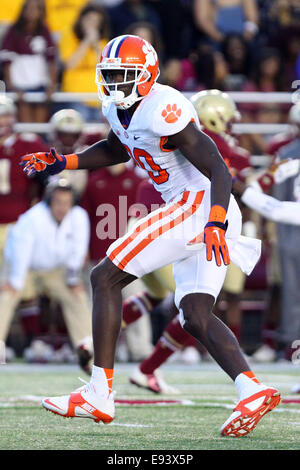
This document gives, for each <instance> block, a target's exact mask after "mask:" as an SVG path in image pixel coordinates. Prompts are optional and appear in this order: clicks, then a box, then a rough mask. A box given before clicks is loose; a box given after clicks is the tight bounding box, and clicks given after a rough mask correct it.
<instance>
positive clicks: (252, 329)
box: [0, 0, 300, 362]
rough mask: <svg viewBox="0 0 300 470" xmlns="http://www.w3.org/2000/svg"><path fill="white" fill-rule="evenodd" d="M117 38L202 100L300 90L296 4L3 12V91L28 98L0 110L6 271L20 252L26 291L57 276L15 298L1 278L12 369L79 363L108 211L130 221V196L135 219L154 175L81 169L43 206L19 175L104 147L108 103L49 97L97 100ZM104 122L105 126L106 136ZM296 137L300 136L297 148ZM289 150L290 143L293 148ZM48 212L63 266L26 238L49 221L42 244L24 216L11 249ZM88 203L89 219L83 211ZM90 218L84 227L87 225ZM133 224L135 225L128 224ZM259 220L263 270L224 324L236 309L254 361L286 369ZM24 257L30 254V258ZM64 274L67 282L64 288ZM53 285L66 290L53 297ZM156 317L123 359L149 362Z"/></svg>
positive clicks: (10, 5)
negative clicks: (48, 156)
mask: <svg viewBox="0 0 300 470" xmlns="http://www.w3.org/2000/svg"><path fill="white" fill-rule="evenodd" d="M121 34H136V35H139V36H141V37H143V38H144V39H146V40H148V41H149V42H150V43H152V45H153V46H154V47H155V49H156V51H157V53H158V56H159V60H160V70H161V75H160V78H159V82H160V83H163V84H167V85H170V86H172V87H175V88H177V89H178V90H180V91H182V92H195V93H196V92H198V91H201V90H204V89H219V90H223V91H229V92H230V91H244V92H252V91H262V92H278V91H287V92H290V91H293V90H292V88H291V87H292V83H293V82H294V81H295V80H297V79H299V80H300V1H299V0H123V1H122V0H98V1H93V2H87V1H86V0H68V1H64V0H25V1H24V0H14V1H13V2H12V1H8V0H2V1H1V3H0V46H1V48H0V79H1V80H2V81H3V82H4V83H5V89H6V91H7V92H15V93H16V94H17V97H18V99H17V101H16V102H15V103H14V104H11V108H9V109H8V111H7V103H4V104H3V106H4V108H3V109H6V112H5V113H1V100H0V257H1V259H3V252H4V251H5V250H6V251H7V253H8V255H7V257H8V258H9V253H13V254H11V257H12V258H16V256H17V254H18V256H19V258H18V259H15V260H14V261H11V263H12V264H13V262H15V263H16V265H19V264H20V263H19V259H20V258H22V259H24V258H25V252H26V254H27V265H26V266H25V264H26V263H25V261H24V263H23V264H24V266H23V274H22V273H21V272H17V270H18V269H21V268H19V267H18V268H17V267H16V268H15V270H16V272H15V279H19V280H20V279H21V278H22V275H23V277H24V279H25V274H28V272H29V271H30V269H33V270H34V271H35V272H37V273H39V272H41V271H43V270H44V271H45V270H46V271H47V273H48V274H47V276H46V277H47V282H46V280H45V276H44V277H43V276H36V277H35V278H34V279H31V280H30V282H29V281H28V279H27V280H26V286H25V287H24V285H23V284H22V283H21V284H20V285H18V286H17V284H18V282H19V283H20V282H21V281H17V280H16V285H15V286H12V285H9V286H8V285H7V282H6V280H5V275H4V274H3V273H2V277H3V279H4V280H3V283H4V284H3V285H4V288H2V294H1V295H0V325H1V316H2V311H4V310H5V312H6V313H7V312H8V311H9V312H10V314H9V318H8V319H7V324H4V322H3V321H2V327H0V340H1V341H4V342H5V341H6V344H7V358H9V355H11V356H13V355H15V354H16V355H18V356H22V355H24V357H25V358H27V360H32V361H34V360H42V361H48V360H57V361H64V360H70V361H72V360H74V351H73V347H72V346H74V345H77V344H78V342H79V341H80V340H81V339H82V340H83V339H84V337H86V336H88V335H89V334H90V331H89V328H88V327H87V326H86V325H85V321H86V320H84V318H87V315H88V314H86V313H85V312H88V311H89V310H90V308H91V303H90V298H91V293H90V287H89V280H88V276H89V271H90V269H91V267H92V266H94V265H95V264H96V263H97V262H98V261H99V260H100V259H102V258H103V257H104V256H105V251H106V249H107V248H108V246H109V244H110V243H111V242H112V241H113V239H109V238H105V237H102V238H101V236H99V233H101V234H102V235H103V233H105V223H106V219H105V217H106V216H107V210H108V209H107V208H106V209H105V207H104V206H103V205H104V204H107V205H111V206H112V207H114V208H115V210H116V213H117V215H118V214H119V211H122V210H123V211H124V210H125V209H124V207H123V208H122V201H123V200H121V202H120V198H122V197H126V198H127V199H126V201H127V206H126V210H127V209H128V208H129V207H130V206H131V205H132V204H134V203H135V202H136V201H137V194H138V188H139V185H140V184H141V183H142V182H143V178H145V175H142V174H141V173H140V172H139V171H137V170H136V169H135V168H133V166H130V165H125V164H124V165H123V164H122V165H117V166H116V167H111V168H107V169H103V170H97V171H94V172H92V173H90V174H89V173H88V172H87V171H83V170H82V171H78V172H73V174H72V172H71V173H70V172H64V174H63V175H62V176H63V177H64V178H65V179H66V181H67V185H65V186H64V185H62V186H60V183H59V181H53V180H52V181H51V184H52V185H53V189H52V192H51V194H50V196H49V195H48V196H47V200H46V202H45V199H43V198H45V186H46V184H47V183H49V181H48V180H45V179H44V178H41V177H40V178H35V179H32V180H29V179H27V178H26V177H25V176H24V174H23V173H22V170H21V169H20V168H19V166H18V164H19V158H20V156H21V155H23V154H25V153H30V152H34V151H43V150H46V149H49V147H50V146H55V147H56V148H57V150H58V152H60V153H72V152H74V151H75V150H77V151H78V150H79V149H83V148H84V147H85V146H86V145H90V144H92V143H94V142H96V141H98V140H100V139H101V138H104V137H105V136H106V132H107V129H106V127H105V122H104V120H103V117H102V114H101V104H100V103H99V101H88V102H80V101H74V102H68V103H53V102H51V95H52V94H53V93H54V92H56V91H63V92H71V93H77V92H91V93H95V92H96V85H95V83H94V76H95V65H96V63H97V62H98V61H99V57H100V54H101V50H102V49H103V48H104V46H105V45H106V43H107V42H108V41H109V40H110V39H111V38H113V37H115V36H118V35H121ZM25 92H45V93H46V100H43V101H41V102H35V103H29V102H27V101H26V100H25V99H24V93H25ZM5 107H6V108H5ZM238 108H239V111H240V113H241V122H244V123H271V124H272V123H273V124H277V123H287V122H289V112H290V105H289V104H282V103H276V102H272V103H263V104H262V103H260V104H258V103H241V104H239V105H238ZM66 110H69V111H66ZM2 114H3V115H2ZM16 122H19V123H46V122H50V125H51V131H50V132H49V133H47V134H41V135H35V134H32V133H30V134H29V133H22V134H15V132H14V130H13V129H14V125H15V123H16ZM87 122H88V123H94V124H95V126H94V132H91V131H89V132H88V133H87V132H85V130H84V124H85V123H87ZM97 123H100V124H101V126H99V127H97ZM299 124H300V121H299ZM297 132H298V131H297ZM297 132H296V133H295V134H294V135H293V138H298V134H297ZM291 140H292V138H291V137H290V136H289V137H288V138H287V140H286V142H285V143H287V144H288V143H289V142H290V141H291ZM239 144H240V146H242V147H243V148H245V149H246V150H247V151H248V152H249V155H266V154H269V155H270V154H273V155H274V154H275V153H276V151H277V150H278V148H279V147H276V145H275V144H274V136H273V135H261V134H243V135H240V136H239ZM274 145H275V146H274ZM299 157H300V154H299ZM7 162H9V163H7ZM55 185H56V186H55ZM70 195H71V197H70ZM40 200H44V202H45V204H47V205H48V206H47V207H48V208H50V211H51V214H52V218H53V219H54V220H55V221H56V223H57V224H59V226H60V229H61V232H62V233H61V234H58V233H56V232H55V231H54V232H53V233H55V237H58V238H55V240H56V241H57V240H59V243H60V244H61V246H62V247H66V249H65V250H64V248H63V249H62V250H61V251H65V253H64V255H63V254H62V253H60V254H57V253H56V252H55V247H53V253H56V254H55V255H53V256H57V257H58V258H57V260H55V261H54V260H53V259H51V260H50V258H51V250H50V251H49V250H48V249H47V246H46V244H45V246H44V247H43V246H42V245H41V246H40V247H38V246H36V245H34V243H33V239H34V237H33V235H32V236H31V235H30V233H32V234H33V233H34V236H35V237H37V238H36V239H37V240H38V241H40V240H41V239H43V237H46V238H47V239H48V237H50V236H51V235H50V234H51V233H52V232H51V231H50V230H52V228H53V227H52V226H50V221H49V220H48V219H47V218H45V226H44V232H43V231H42V230H41V227H40V223H38V224H37V227H36V232H34V227H35V225H34V223H35V222H34V216H32V217H33V218H32V220H31V219H29V221H28V220H25V218H24V219H23V225H21V228H19V232H20V233H19V234H18V231H17V230H16V231H15V232H14V237H12V238H11V240H10V247H7V243H8V242H7V240H8V233H9V231H10V230H11V227H12V226H14V224H15V223H16V221H17V220H18V219H19V221H20V220H21V219H20V216H21V215H22V214H24V213H26V211H28V209H29V208H30V207H32V206H34V205H35V204H36V203H38V202H39V201H40ZM78 205H80V206H81V207H82V209H80V210H82V211H84V212H80V210H79V212H78V211H77V212H76V211H75V212H74V208H78ZM111 206H110V207H111ZM105 210H106V212H105ZM72 211H73V212H72ZM71 212H72V213H73V216H74V220H75V222H74V221H73V218H72V217H73V216H71V215H70V214H71ZM84 214H85V215H87V218H86V219H85V215H84ZM40 217H46V215H45V214H44V213H43V214H40V213H38V212H37V218H38V220H41V219H40ZM66 217H68V218H69V219H70V220H69V221H68V223H69V224H70V226H68V224H67V222H66V223H65V226H64V227H63V228H62V223H61V222H62V220H64V219H65V218H66ZM80 217H82V218H83V219H85V222H78V220H79V219H78V218H80ZM128 219H129V215H128V214H127V217H126V222H127V221H128ZM43 220H44V219H43ZM116 220H117V221H118V222H117V225H118V226H117V227H116V230H115V232H116V235H117V236H118V235H119V233H121V234H123V233H124V231H125V230H126V224H125V226H123V227H119V223H120V218H119V217H116ZM252 222H253V224H254V225H255V234H256V235H257V236H258V237H260V238H262V239H263V241H264V244H263V255H262V258H261V261H260V263H259V264H258V266H257V268H256V269H255V271H254V273H253V274H252V275H251V276H250V277H249V278H248V279H247V280H246V281H245V283H243V282H242V287H241V288H240V289H237V291H236V289H235V288H233V289H231V288H230V287H229V288H228V291H227V293H226V291H224V292H223V294H222V297H221V302H220V304H219V309H220V315H225V316H224V318H225V321H226V309H227V308H229V307H228V306H230V309H231V312H230V315H228V318H229V316H230V319H229V320H228V324H229V326H230V327H232V330H233V331H234V333H235V334H236V335H237V336H238V338H239V340H240V341H241V344H242V346H243V347H244V350H245V352H246V353H248V354H253V353H254V354H255V352H257V351H259V352H260V353H261V354H257V355H256V359H257V360H269V361H274V360H290V357H291V355H290V344H289V341H288V340H287V341H286V342H285V343H284V344H281V345H280V344H278V341H277V337H276V329H277V328H278V324H279V322H280V314H281V307H280V305H281V304H280V292H281V285H282V282H283V281H282V277H281V275H280V269H279V261H278V252H279V250H278V245H277V239H276V228H275V225H274V224H272V223H269V222H266V221H265V220H264V219H261V218H259V217H258V216H253V217H252ZM48 223H49V226H48V225H47V224H48ZM73 223H78V224H79V226H81V227H82V224H83V225H84V224H86V225H87V226H88V227H87V228H86V231H85V230H82V232H81V231H80V230H79V232H81V238H82V239H81V238H80V237H79V239H78V240H71V238H72V236H73V235H74V230H71V227H74V225H72V224H73ZM123 225H124V224H123ZM47 227H48V228H49V230H48V228H47ZM68 227H69V229H70V231H68V230H69V229H68ZM249 227H250V226H249V225H248V230H250V231H251V230H252V229H251V228H249ZM28 229H29V232H28V236H27V235H26V233H27V232H26V230H28ZM30 230H31V232H30ZM39 230H40V232H39ZM53 230H54V229H53ZM87 231H88V232H89V233H90V237H89V241H88V235H87ZM26 236H27V238H26ZM59 237H61V238H59ZM299 237H300V230H299ZM70 240H71V241H70ZM73 241H74V245H72V249H74V250H75V251H76V252H77V248H76V247H77V246H82V247H83V251H82V253H81V257H79V258H80V259H79V258H78V262H77V264H76V263H75V261H74V263H73V265H72V262H71V261H72V260H75V258H73V254H72V250H71V249H69V247H70V244H71V242H72V243H73ZM299 241H300V238H299ZM14 243H15V245H14ZM18 243H19V245H18ZM57 243H58V242H57ZM64 244H65V245H64ZM14 246H15V247H16V246H22V249H21V251H20V253H17V251H18V250H16V249H15V248H14ZM29 246H30V247H31V248H30V249H29ZM67 247H68V248H67ZM74 247H75V248H74ZM30 250H31V253H32V256H33V253H34V252H35V250H37V251H38V252H40V253H43V252H44V254H45V260H42V257H43V256H42V255H41V256H40V257H39V256H38V257H37V256H35V258H36V259H35V260H30V259H29V254H28V253H29V252H30ZM43 250H44V251H43ZM16 253H17V254H16ZM78 256H79V255H78ZM33 257H34V256H33ZM12 258H11V259H12ZM46 258H47V259H46ZM49 260H50V261H49ZM70 260H71V261H70ZM30 263H31V264H30ZM4 264H5V263H2V265H3V266H2V271H4V270H5V266H4ZM75 264H76V266H75V267H74V265H75ZM61 266H63V268H64V269H66V270H67V273H68V276H67V277H65V278H64V280H62V279H63V278H62V271H61ZM27 271H28V272H27ZM79 271H80V273H81V274H80V275H79V274H78V272H79ZM51 276H54V277H53V279H54V278H55V279H56V281H55V282H54V281H53V283H51V280H50V281H49V279H50V278H51V279H52V277H51ZM56 276H58V277H56ZM57 279H60V286H61V285H62V284H64V289H62V288H60V289H58V288H57V285H58V284H57ZM136 282H137V284H135V285H134V284H133V286H131V287H129V288H128V289H127V290H126V291H125V292H124V299H126V298H128V297H129V296H131V295H133V294H136V293H137V292H142V291H143V289H144V287H143V285H142V283H141V282H140V281H136ZM24 283H25V280H24ZM37 285H38V286H39V288H38V289H37V288H36V287H37ZM17 287H18V288H17ZM22 289H24V290H23V291H22V294H21V293H20V292H21V290H22ZM14 291H15V292H14ZM58 291H59V292H58ZM3 292H4V293H5V295H6V297H5V298H4V294H3ZM16 292H17V294H16ZM14 295H15V297H13V296H14ZM144 301H145V299H144ZM5 302H6V303H5ZM78 302H81V303H80V308H78ZM74 303H75V304H76V303H77V308H76V306H75V307H74ZM146 304H147V302H146ZM148 305H149V303H148ZM150 305H151V308H150V307H149V308H148V310H149V315H143V316H142V317H141V318H140V319H139V321H138V322H136V324H133V325H131V326H130V327H129V328H128V330H125V332H126V333H125V332H124V333H122V335H121V338H120V342H119V343H120V344H119V349H118V359H119V360H133V361H139V360H141V359H143V358H145V357H146V356H147V355H148V354H149V353H150V352H151V349H152V347H153V343H154V342H155V341H156V340H157V339H158V338H159V336H160V334H161V332H162V330H163V328H164V326H165V325H166V324H167V322H168V321H169V319H170V318H169V317H168V315H166V314H165V310H164V309H160V308H159V305H158V306H155V305H156V304H155V302H153V303H150ZM78 310H79V312H78ZM144 310H145V309H144ZM146 310H147V308H146ZM72 311H73V313H74V317H75V316H76V315H77V317H76V319H75V320H72ZM75 311H76V312H77V313H76V312H75ZM15 313H17V314H16V315H15V316H14V317H13V315H14V314H15ZM299 315H300V313H299ZM83 317H84V318H83ZM12 318H14V320H13V322H12V323H11V321H12ZM72 322H73V328H72V327H71V326H70V325H71V324H72ZM76 322H78V325H76ZM74 323H75V326H74ZM81 330H82V331H81ZM191 348H192V349H193V351H192V350H191ZM201 354H202V356H203V357H205V352H203V351H202V350H201V347H199V345H197V344H194V343H193V344H192V345H191V346H190V347H189V354H187V353H186V357H185V360H186V361H187V362H192V361H194V360H196V361H198V360H200V357H201ZM182 358H183V359H182V360H184V352H183V353H182Z"/></svg>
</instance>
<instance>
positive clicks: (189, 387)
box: [0, 363, 300, 450]
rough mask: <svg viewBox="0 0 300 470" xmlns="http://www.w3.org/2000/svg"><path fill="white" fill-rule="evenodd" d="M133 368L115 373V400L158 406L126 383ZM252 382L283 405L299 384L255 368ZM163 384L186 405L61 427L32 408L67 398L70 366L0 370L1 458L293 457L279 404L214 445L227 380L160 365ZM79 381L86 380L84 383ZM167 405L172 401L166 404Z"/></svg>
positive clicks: (288, 420) (284, 373)
mask: <svg viewBox="0 0 300 470" xmlns="http://www.w3.org/2000/svg"><path fill="white" fill-rule="evenodd" d="M133 367H134V365H132V364H119V365H117V366H116V374H115V380H114V388H115V389H116V390H117V397H116V398H119V399H121V398H136V399H143V398H149V399H153V398H158V397H157V396H156V395H153V394H152V393H151V392H148V391H146V390H143V389H139V388H136V387H134V386H133V385H130V384H129V383H128V375H129V373H130V371H131V370H132V368H133ZM254 370H255V372H256V374H257V376H258V377H259V378H260V379H261V380H262V381H264V382H265V383H266V384H270V385H273V386H276V387H278V388H279V389H280V391H281V392H282V395H283V397H284V398H286V397H288V396H290V393H289V390H290V387H291V386H292V385H293V384H295V383H297V382H299V381H300V370H299V366H294V365H292V364H280V365H277V364H274V365H268V366H256V367H254ZM163 371H164V376H165V378H166V379H167V380H168V382H169V383H170V384H172V385H173V386H176V387H177V388H178V389H179V390H180V392H181V393H180V395H178V396H176V398H179V399H185V400H190V401H192V404H189V405H172V406H169V405H164V406H150V405H149V406H148V405H147V406H144V405H143V406H130V405H119V406H117V417H116V419H115V421H114V422H113V423H112V424H110V425H103V424H96V423H94V422H92V421H90V420H82V419H64V418H61V417H59V416H56V415H53V414H51V413H49V412H46V411H45V410H44V409H43V408H42V407H41V406H40V398H41V397H43V396H49V395H50V396H51V395H53V394H54V395H61V394H68V393H70V392H71V391H73V390H74V389H75V388H77V387H78V386H80V385H81V384H80V382H78V380H77V376H78V375H81V376H83V373H81V372H80V371H79V370H78V368H77V367H76V366H74V365H70V366H66V365H62V366H53V365H43V366H42V365H40V366H32V365H26V364H10V365H2V366H0V449H1V450H3V449H6V450H25V449H26V450H28V449H32V450H46V449H48V450H96V449H97V450H101V449H107V450H133V449H135V450H136V449H152V450H196V449H199V450H200V449H201V450H203V449H207V450H227V449H233V450H234V449H236V450H237V449H238V450H246V449H248V450H261V449H264V450H280V449H282V450H296V449H297V450H299V449H300V404H299V405H298V404H289V405H283V404H281V405H280V406H279V407H278V408H277V409H276V410H274V411H273V412H271V413H269V414H267V416H265V417H264V418H263V419H262V420H261V422H260V423H259V425H258V426H257V428H256V429H255V430H254V431H253V433H251V434H249V435H248V436H245V437H243V438H222V437H220V436H219V435H218V430H219V428H220V426H221V425H222V424H223V422H224V421H225V420H226V419H227V418H228V416H229V414H230V410H231V409H232V407H233V405H234V402H235V400H236V392H235V388H234V386H233V385H232V382H231V381H230V379H229V378H228V377H227V376H226V375H225V374H224V373H223V372H222V371H221V370H220V369H219V368H218V367H217V366H216V365H215V364H206V363H205V364H204V363H203V364H199V365H197V366H182V365H177V364H171V365H167V366H165V367H164V368H163ZM84 378H85V379H87V377H84ZM166 398H169V399H171V398H172V399H174V396H166Z"/></svg>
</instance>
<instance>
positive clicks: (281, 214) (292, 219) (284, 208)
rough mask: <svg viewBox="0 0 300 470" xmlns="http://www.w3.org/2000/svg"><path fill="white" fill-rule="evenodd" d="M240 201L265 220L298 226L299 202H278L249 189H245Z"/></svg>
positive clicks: (299, 215)
mask: <svg viewBox="0 0 300 470" xmlns="http://www.w3.org/2000/svg"><path fill="white" fill-rule="evenodd" d="M241 199H242V202H243V203H244V204H246V206H248V207H250V209H253V210H255V211H256V212H258V213H259V214H261V215H262V216H263V217H265V218H266V219H269V220H273V222H280V223H282V224H291V225H300V204H299V202H289V201H279V200H278V199H275V198H274V197H271V196H268V195H267V194H264V193H260V192H258V191H256V190H255V189H254V188H251V187H248V188H247V189H246V191H245V192H244V193H243V195H242V197H241Z"/></svg>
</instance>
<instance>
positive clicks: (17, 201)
mask: <svg viewBox="0 0 300 470" xmlns="http://www.w3.org/2000/svg"><path fill="white" fill-rule="evenodd" d="M16 112H17V110H16V107H15V105H14V103H13V101H12V100H11V99H9V98H8V97H6V96H5V95H4V94H1V95H0V283H1V284H2V286H1V289H9V286H8V285H6V283H4V272H3V270H4V267H3V248H4V244H5V240H6V237H7V234H8V230H9V227H10V224H14V223H15V222H16V221H17V219H18V217H19V216H20V215H21V214H23V213H24V212H26V211H27V210H28V209H29V208H30V206H31V205H32V204H34V203H35V202H37V201H38V199H39V197H40V196H41V193H42V185H41V184H40V182H38V181H37V179H29V178H27V177H26V175H24V172H23V171H22V169H21V168H20V165H19V163H20V155H23V153H24V152H28V151H30V152H36V151H37V150H38V149H40V148H43V149H44V150H45V151H47V150H48V147H47V146H46V144H45V143H44V141H43V140H42V139H41V138H40V137H39V136H37V135H36V134H31V133H19V134H18V133H15V132H14V124H15V121H16ZM1 281H2V282H1ZM22 310H24V313H25V311H26V315H22ZM37 314H38V309H37V306H36V304H35V303H32V301H31V299H28V301H26V302H23V303H22V307H21V308H20V315H21V318H22V322H23V326H24V328H25V331H26V332H27V334H28V335H29V336H30V335H32V334H37V333H38V331H39V329H38V328H39V327H38V322H37V321H36V320H37Z"/></svg>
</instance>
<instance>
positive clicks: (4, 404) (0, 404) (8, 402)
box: [0, 395, 300, 426]
mask: <svg viewBox="0 0 300 470" xmlns="http://www.w3.org/2000/svg"><path fill="white" fill-rule="evenodd" d="M43 398H44V397H39V396H36V395H25V396H21V397H9V398H7V399H5V401H4V399H0V408H11V407H15V406H16V402H19V401H22V402H26V401H28V402H34V403H37V402H38V403H40V402H41V400H42V399H43ZM172 405H176V406H177V405H181V406H191V405H194V406H197V408H224V409H227V410H233V408H234V407H235V404H229V403H217V402H216V403H211V402H197V403H196V402H192V401H190V400H182V402H181V403H178V404H176V403H157V404H156V403H149V406H172ZM290 405H293V403H284V404H282V405H281V407H280V408H275V409H274V410H272V412H273V413H274V412H275V413H298V414H299V413H300V409H299V408H290ZM19 406H20V407H22V405H19ZM117 406H132V405H128V404H120V403H117ZM135 406H148V404H145V405H138V404H137V405H135ZM282 406H284V408H282ZM116 425H118V426H119V425H120V426H121V424H119V423H115V426H116ZM122 426H123V425H122ZM138 426H141V425H138Z"/></svg>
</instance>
